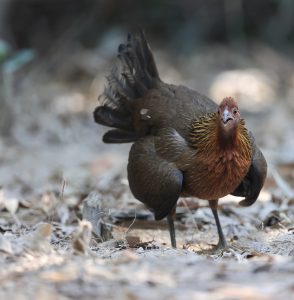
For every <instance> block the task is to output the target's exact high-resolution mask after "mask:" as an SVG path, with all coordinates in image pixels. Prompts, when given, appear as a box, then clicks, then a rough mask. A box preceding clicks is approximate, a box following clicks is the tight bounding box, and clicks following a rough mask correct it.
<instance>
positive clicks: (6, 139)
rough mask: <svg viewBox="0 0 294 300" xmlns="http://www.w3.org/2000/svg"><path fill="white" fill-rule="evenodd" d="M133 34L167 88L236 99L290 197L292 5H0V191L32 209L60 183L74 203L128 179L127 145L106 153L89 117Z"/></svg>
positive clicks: (56, 1) (220, 1)
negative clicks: (31, 202)
mask: <svg viewBox="0 0 294 300" xmlns="http://www.w3.org/2000/svg"><path fill="white" fill-rule="evenodd" d="M138 27H142V28H144V29H145V32H146V35H147V38H148V40H149V43H150V45H151V48H152V49H153V50H154V53H155V59H156V62H157V64H158V66H159V71H160V74H161V78H162V79H163V80H164V81H166V82H170V83H175V84H184V85H187V86H189V87H190V88H193V89H196V90H198V91H199V92H200V93H203V94H205V95H208V96H209V97H211V98H212V99H214V100H215V101H217V102H219V101H221V99H222V98H223V97H225V96H233V97H235V98H236V99H237V100H238V102H239V103H240V107H241V111H242V114H243V116H244V117H245V118H246V121H247V124H248V127H249V128H250V129H251V130H252V131H253V132H254V134H255V137H256V140H257V144H259V145H260V146H261V147H262V149H263V151H264V153H265V155H266V157H267V159H268V161H269V165H270V173H269V174H270V176H269V178H271V177H273V178H274V179H277V176H278V178H280V173H281V174H282V175H281V176H282V177H283V178H284V179H285V180H284V179H283V180H282V179H281V178H282V177H281V178H280V179H281V180H282V181H280V183H281V182H282V183H281V184H282V187H283V188H282V193H284V194H287V196H289V197H290V196H291V197H292V196H293V192H292V188H291V186H293V180H292V179H293V177H294V169H293V164H294V123H293V121H292V119H293V116H294V101H293V97H294V68H293V57H294V54H293V53H294V52H293V50H294V49H293V48H294V2H293V1H291V0H281V1H278V0H260V1H255V0H246V1H245V0H206V1H204V0H194V1H191V0H182V1H176V0H174V1H140V2H139V1H129V0H126V1H112V0H107V1H106V0H105V1H103V0H101V1H94V0H84V1H78V0H48V1H45V0H1V2H0V71H1V81H0V105H1V110H0V132H1V139H0V184H1V186H2V187H3V188H4V189H5V190H6V191H8V192H13V193H15V194H17V195H19V197H21V198H24V199H31V197H32V195H34V196H36V197H40V195H43V194H44V193H45V192H48V191H59V189H60V186H61V183H62V181H63V180H66V182H67V186H66V189H65V191H64V193H65V194H66V195H68V196H71V197H75V198H81V197H82V196H83V195H85V194H87V193H89V192H90V191H91V190H92V189H99V190H103V189H107V186H108V185H109V184H110V182H113V181H112V180H114V179H115V178H117V177H119V176H122V178H125V165H126V162H127V151H128V149H129V146H130V145H111V146H109V145H103V144H102V142H101V136H102V134H103V132H104V128H102V126H98V125H96V124H94V122H93V119H92V111H93V110H94V108H95V106H96V105H97V97H98V95H99V94H101V92H102V91H103V86H104V85H105V79H104V78H105V75H106V74H107V72H108V71H109V70H110V68H111V65H112V64H113V63H114V62H115V61H116V51H117V47H118V45H119V44H120V43H121V42H124V41H125V39H126V35H127V33H128V32H129V31H133V30H136V28H138ZM271 170H274V172H273V174H274V175H272V171H271ZM121 174H122V175H121ZM275 181H276V180H275ZM126 184H127V183H126ZM267 184H268V187H273V181H271V180H270V179H269V181H268V183H267ZM108 187H109V186H108ZM279 193H281V189H279Z"/></svg>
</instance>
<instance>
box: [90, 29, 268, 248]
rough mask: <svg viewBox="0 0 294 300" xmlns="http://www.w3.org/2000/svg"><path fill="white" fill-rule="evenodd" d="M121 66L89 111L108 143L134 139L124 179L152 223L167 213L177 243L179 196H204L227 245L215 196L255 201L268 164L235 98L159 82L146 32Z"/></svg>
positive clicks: (132, 41) (128, 48)
mask: <svg viewBox="0 0 294 300" xmlns="http://www.w3.org/2000/svg"><path fill="white" fill-rule="evenodd" d="M118 51H119V59H120V61H121V65H120V66H119V67H116V68H115V69H113V71H112V72H111V74H110V75H109V76H108V77H107V80H108V86H107V87H106V89H105V91H104V93H103V94H102V95H101V96H100V97H99V102H100V104H99V106H98V107H97V108H96V110H95V112H94V118H95V121H96V122H97V123H100V124H103V125H106V126H109V127H113V128H115V129H113V130H110V131H108V132H107V133H106V134H105V135H104V137H103V140H104V142H106V143H126V142H134V144H133V146H132V148H131V150H130V155H129V163H128V179H129V184H130V189H131V191H132V193H133V194H134V196H135V197H136V198H137V199H138V200H140V201H141V202H143V203H145V204H146V205H147V206H148V207H150V208H151V209H152V210H153V212H154V215H155V219H156V220H160V219H162V218H164V217H167V219H168V223H169V229H170V235H171V242H172V246H173V247H176V240H175V231H174V222H173V220H174V215H175V207H176V203H177V200H178V198H179V197H180V196H184V197H185V196H193V197H198V198H202V199H206V200H209V204H210V207H211V209H212V212H213V215H214V217H215V220H216V225H217V229H218V234H219V244H218V246H219V247H225V246H226V241H225V238H224V235H223V233H222V229H221V226H220V222H219V219H218V214H217V202H218V198H220V197H223V196H226V195H228V194H233V195H236V196H243V197H245V199H244V200H242V201H241V202H240V204H241V205H243V206H249V205H251V204H253V203H254V202H255V201H256V199H257V197H258V195H259V192H260V190H261V188H262V186H263V183H264V180H265V176H266V170H267V165H266V161H265V159H264V157H263V155H262V153H261V151H260V150H259V149H258V147H257V146H256V144H255V141H254V138H253V136H252V134H251V133H250V132H248V131H247V129H246V127H245V121H244V120H243V119H241V116H240V112H239V109H238V106H237V103H236V102H235V100H234V99H232V98H230V97H228V98H225V99H224V100H223V101H222V102H221V104H220V105H219V106H217V105H216V104H215V103H214V102H213V101H212V100H210V99H209V98H207V97H205V96H203V95H201V94H199V93H198V92H196V91H193V90H190V89H188V88H186V87H184V86H175V85H171V84H166V83H164V82H163V81H162V80H161V79H160V78H159V75H158V71H157V68H156V64H155V61H154V58H153V55H152V52H151V50H150V47H149V45H148V43H147V41H146V38H145V35H144V33H143V32H139V33H137V34H135V35H129V37H128V42H127V44H122V45H120V46H119V50H118Z"/></svg>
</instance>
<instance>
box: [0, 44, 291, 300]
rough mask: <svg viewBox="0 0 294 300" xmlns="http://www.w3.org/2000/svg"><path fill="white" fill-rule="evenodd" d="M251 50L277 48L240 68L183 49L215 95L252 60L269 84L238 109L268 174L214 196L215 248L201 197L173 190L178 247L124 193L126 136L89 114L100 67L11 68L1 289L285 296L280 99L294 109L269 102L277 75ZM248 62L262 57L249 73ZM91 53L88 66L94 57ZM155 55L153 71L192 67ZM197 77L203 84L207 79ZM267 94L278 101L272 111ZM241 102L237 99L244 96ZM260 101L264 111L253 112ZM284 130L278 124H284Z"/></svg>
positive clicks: (35, 294) (17, 294)
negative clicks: (74, 71)
mask: <svg viewBox="0 0 294 300" xmlns="http://www.w3.org/2000/svg"><path fill="white" fill-rule="evenodd" d="M263 50H264V49H263ZM261 52H262V53H263V55H270V57H271V60H274V59H275V55H277V54H275V55H274V54H273V53H272V52H270V53H269V52H266V51H261V50H260V51H259V52H258V51H257V52H255V53H254V55H255V56H256V57H255V58H254V55H253V54H252V56H251V58H243V62H242V66H243V64H244V63H245V64H246V63H247V64H248V67H247V68H244V69H242V70H241V71H240V72H238V71H236V72H231V73H230V74H229V76H228V74H227V73H226V71H224V74H222V72H221V71H220V70H219V69H217V70H208V69H207V68H206V66H207V64H208V62H210V61H212V60H213V58H212V57H214V54H213V53H214V52H213V51H212V50H211V52H209V51H207V53H206V54H203V55H202V59H201V60H199V58H191V66H190V68H192V69H193V70H195V69H197V70H202V73H204V72H206V76H204V78H206V79H205V80H206V81H207V78H210V80H211V81H210V82H211V87H212V88H211V89H212V93H213V94H215V95H218V94H219V93H222V92H223V90H225V89H226V85H230V81H231V80H232V76H233V77H234V76H237V77H236V80H241V79H242V78H243V77H244V78H245V79H246V76H249V77H250V76H251V77H252V76H253V75H254V74H255V73H256V72H257V73H258V72H259V73H258V74H259V75H258V76H259V77H260V78H261V79H260V80H262V82H261V83H260V85H261V86H264V85H269V84H270V86H266V88H265V91H266V95H267V94H269V93H270V95H271V99H270V103H265V102H264V101H266V98H267V97H266V95H257V96H256V97H257V98H256V99H257V100H256V101H255V102H254V103H256V105H257V106H258V103H260V107H259V108H258V109H257V113H256V114H254V113H252V111H251V112H250V113H249V114H248V123H249V125H250V126H251V127H252V128H253V131H254V132H256V139H257V140H258V141H260V143H261V146H262V147H263V149H264V150H265V153H266V156H267V159H268V161H269V163H270V171H269V176H268V179H267V181H266V184H265V187H264V189H263V191H262V193H261V195H260V197H259V200H258V201H257V202H256V203H255V204H254V205H253V206H251V207H248V208H240V207H238V205H237V203H238V201H239V199H236V198H235V197H231V196H228V197H226V198H225V199H222V200H221V201H220V207H219V211H220V219H221V223H222V225H223V230H224V233H225V236H226V238H227V240H228V242H229V243H230V244H231V245H232V249H230V251H224V252H223V253H216V252H214V251H212V248H213V246H214V245H215V244H216V243H217V232H216V227H215V224H214V219H213V216H212V214H211V212H210V209H209V207H208V203H207V202H206V201H201V200H198V199H182V200H181V201H179V205H178V209H177V216H176V217H177V220H176V234H177V242H178V249H171V248H170V240H169V233H168V231H167V224H166V221H165V220H163V221H159V222H155V221H154V220H153V216H152V214H151V213H150V211H149V210H148V209H146V208H145V207H144V206H143V205H142V204H141V203H140V202H138V201H136V200H135V199H134V198H133V196H132V195H131V193H130V191H129V188H128V182H127V179H126V178H127V176H126V164H127V153H128V150H129V147H130V145H104V144H102V142H101V141H100V140H101V136H102V133H103V129H102V128H100V127H98V126H96V125H95V124H94V122H93V120H92V116H91V112H92V110H93V108H94V107H95V105H96V100H95V99H96V97H97V95H98V94H99V93H100V92H101V91H100V90H97V89H98V88H96V86H98V87H99V88H101V87H102V86H103V84H102V83H101V81H102V78H101V76H100V75H97V78H95V79H94V80H93V82H95V85H94V84H92V82H89V83H88V85H87V86H79V85H78V84H75V85H74V86H73V85H72V84H70V83H67V82H62V83H60V82H57V81H56V80H54V76H52V75H50V74H47V73H46V72H45V71H43V73H42V76H39V75H40V70H39V69H38V68H36V69H34V68H33V67H32V69H31V71H30V72H29V73H28V74H27V78H26V80H21V78H16V80H18V81H19V82H20V84H19V86H20V88H19V91H18V92H17V93H16V94H15V95H14V97H15V106H16V107H17V111H18V112H26V113H21V114H20V113H18V114H17V113H16V114H15V115H16V116H17V118H18V119H17V122H14V126H13V129H12V139H13V140H14V141H13V142H11V141H10V142H9V141H7V142H6V141H4V140H3V141H1V145H0V146H1V147H0V148H1V168H0V177H1V181H2V182H1V189H0V266H1V269H0V282H1V283H0V286H1V289H0V299H9V298H10V297H11V298H13V299H17V300H18V299H40V298H41V299H80V298H83V299H93V298H101V299H152V298H153V299H276V298H277V297H279V298H281V299H291V298H293V288H294V279H293V278H294V274H293V273H294V259H293V257H294V224H293V220H294V197H293V195H294V185H293V182H294V171H293V170H294V169H293V166H294V157H293V155H292V154H291V147H292V146H293V145H292V144H291V141H293V140H294V136H293V132H294V128H293V122H291V119H290V118H289V120H288V119H287V118H285V111H287V114H288V115H289V114H292V116H293V114H294V111H293V110H292V111H291V109H288V107H287V106H286V105H288V104H287V103H288V102H286V101H284V102H283V103H282V104H279V105H277V103H276V102H275V97H274V96H273V95H274V94H275V93H277V91H278V90H279V89H278V87H277V84H278V83H277V82H275V83H274V84H271V83H272V80H275V79H274V78H272V77H270V80H268V79H266V77H265V76H266V74H267V73H266V72H267V70H268V69H267V68H270V66H271V65H270V66H264V64H265V61H264V60H263V61H262V64H261V63H260V61H259V59H260V57H259V56H258V55H260V53H261ZM219 53H220V54H219V55H223V56H225V57H224V60H230V57H234V56H232V55H231V54H232V53H230V52H229V50H227V51H224V50H223V49H222V51H220V52H219ZM264 53H265V54H264ZM56 55H57V56H58V54H56ZM198 55H201V54H198ZM93 57H94V56H93ZM252 57H253V58H252ZM62 59H63V58H62ZM89 59H90V58H89ZM108 59H109V58H107V57H106V58H105V62H104V63H105V65H106V60H108ZM250 59H255V60H254V62H252V61H250ZM56 61H57V62H58V61H59V62H60V61H61V58H60V57H56ZM244 61H245V62H244ZM63 63H64V64H66V60H65V61H64V62H63ZM95 63H97V62H95V61H93V64H95ZM253 63H254V65H255V67H256V68H260V70H259V71H258V70H257V71H256V70H255V71H254V72H255V73H253V72H252V68H250V65H252V64H253ZM100 64H101V61H99V66H98V65H97V66H96V67H97V69H102V67H101V65H100ZM235 64H236V63H235ZM181 65H182V64H181ZM232 65H234V64H233V63H232ZM182 66H183V65H182ZM52 67H53V66H52ZM160 67H161V68H162V69H163V70H164V71H163V76H162V77H163V78H165V79H167V80H168V79H169V81H171V82H172V81H174V79H173V77H171V76H172V75H170V74H174V75H173V76H174V77H175V78H178V79H179V78H180V79H181V81H182V82H183V83H185V84H189V83H190V84H192V85H193V84H194V81H193V80H195V79H192V78H191V77H189V76H191V75H190V74H194V71H193V72H192V71H191V70H186V69H185V68H186V67H185V68H184V67H182V70H181V72H178V73H177V68H176V66H171V62H170V61H169V60H168V59H167V57H166V56H165V55H164V54H161V62H160ZM237 68H238V63H237V66H236V69H237ZM262 68H263V69H262ZM281 68H282V66H281ZM170 69H172V72H169V70H170ZM240 69H241V67H240ZM36 70H37V71H36ZM246 70H249V71H248V74H247V75H246V72H247V71H246ZM199 72H200V71H199ZM209 72H211V73H209ZM200 73H201V72H200ZM200 73H199V74H200ZM202 73H201V74H202ZM282 73H283V72H281V76H283V75H282ZM216 74H218V75H219V76H217V77H216ZM240 74H241V75H242V76H241V75H240ZM252 74H253V75H252ZM260 74H262V76H261V75H260ZM292 75H293V74H292ZM240 76H241V77H242V78H241V77H240ZM228 77H229V79H228ZM239 77H240V78H239ZM251 77H250V78H251ZM259 77H258V78H259ZM44 78H45V79H46V81H45V82H44ZM244 78H243V79H242V80H244ZM196 79H197V84H196V86H199V85H200V86H201V84H202V86H203V87H204V91H205V87H207V83H206V81H205V82H204V81H203V80H204V79H201V78H200V77H199V76H198V77H197V78H196ZM214 79H215V82H214ZM201 80H202V81H201ZM234 80H235V79H234ZM97 82H98V83H99V84H97ZM220 82H221V84H220ZM83 84H85V81H83ZM289 88H291V87H289ZM274 89H275V90H274ZM85 91H90V92H89V94H86V92H85ZM241 92H242V91H241ZM245 92H246V93H245ZM245 92H244V93H245V94H244V95H247V96H248V95H249V96H250V97H253V96H254V93H252V92H250V91H245ZM242 93H243V92H242ZM260 93H262V92H261V91H260ZM288 93H289V94H291V93H292V91H290V90H289V91H288ZM207 94H209V89H208V88H207ZM249 96H248V97H249ZM49 100H50V102H49ZM242 101H243V100H242V99H241V102H242ZM262 101H263V102H262ZM273 103H275V104H276V105H277V107H276V109H275V110H272V111H271V107H272V106H273V105H274V104H273ZM242 107H243V109H244V110H245V111H246V101H243V102H242ZM250 110H251V108H250V109H248V111H250ZM262 110H266V113H264V114H260V111H262ZM281 118H283V123H282V122H280V120H281ZM246 120H247V117H246ZM279 125H281V126H282V127H279ZM273 127H274V128H273ZM272 128H273V130H271V129H272ZM282 130H287V132H285V136H281V135H280V132H281V131H282ZM269 131H270V132H271V134H269ZM291 145H292V146H291ZM4 149H5V151H4ZM273 149H276V150H275V151H273ZM285 149H288V152H289V153H288V152H287V153H286V152H285ZM277 153H285V155H284V156H283V158H281V157H280V155H278V154H277Z"/></svg>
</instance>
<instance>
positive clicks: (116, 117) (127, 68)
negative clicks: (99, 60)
mask: <svg viewBox="0 0 294 300" xmlns="http://www.w3.org/2000/svg"><path fill="white" fill-rule="evenodd" d="M118 58H119V60H120V64H119V65H116V66H115V67H114V68H113V69H112V71H111V72H110V74H109V75H108V76H107V77H106V79H107V86H106V87H105V89H104V92H103V94H102V95H100V96H99V98H98V101H99V105H98V107H96V109H95V111H94V119H95V122H96V123H99V124H102V125H105V126H109V127H113V128H116V129H113V130H110V131H108V132H107V133H106V134H105V135H104V136H103V141H104V142H105V143H128V142H132V141H135V140H137V139H138V138H139V137H140V136H139V134H138V133H137V132H136V131H135V129H134V127H133V121H132V110H133V105H132V104H133V103H134V101H136V99H138V98H141V97H143V96H144V94H145V93H146V91H147V90H149V89H151V88H153V87H155V84H156V82H158V81H159V80H160V78H159V75H158V71H157V67H156V64H155V61H154V58H153V54H152V52H151V49H150V47H149V45H148V42H147V40H146V37H145V34H144V32H143V31H142V30H140V31H139V32H137V33H136V34H129V35H128V39H127V43H126V44H121V45H119V47H118Z"/></svg>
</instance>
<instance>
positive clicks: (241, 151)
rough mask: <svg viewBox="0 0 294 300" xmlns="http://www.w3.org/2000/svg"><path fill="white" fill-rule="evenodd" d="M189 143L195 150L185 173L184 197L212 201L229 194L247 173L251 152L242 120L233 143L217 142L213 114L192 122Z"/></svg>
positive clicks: (216, 129) (218, 139)
mask: <svg viewBox="0 0 294 300" xmlns="http://www.w3.org/2000/svg"><path fill="white" fill-rule="evenodd" d="M190 142H191V145H192V147H193V148H195V150H196V151H195V156H194V158H193V163H192V164H191V167H190V168H189V169H188V170H186V172H185V181H184V194H185V195H190V196H194V197H198V198H201V199H206V200H214V199H218V198H220V197H224V196H226V195H228V194H230V193H232V192H233V191H234V190H235V189H236V188H237V186H238V185H239V183H240V182H241V181H242V180H243V178H244V176H245V175H246V174H247V172H248V170H249V167H250V165H251V158H252V151H251V145H250V139H249V135H248V132H247V130H246V128H245V123H244V121H243V120H241V122H240V124H239V126H238V128H237V131H236V135H235V137H234V140H232V141H231V142H230V143H229V144H227V145H224V144H222V143H221V142H220V138H219V135H218V128H217V119H216V115H215V114H210V115H209V116H206V117H203V118H201V119H200V120H197V121H196V122H194V123H193V125H192V129H191V135H190Z"/></svg>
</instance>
